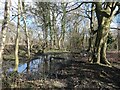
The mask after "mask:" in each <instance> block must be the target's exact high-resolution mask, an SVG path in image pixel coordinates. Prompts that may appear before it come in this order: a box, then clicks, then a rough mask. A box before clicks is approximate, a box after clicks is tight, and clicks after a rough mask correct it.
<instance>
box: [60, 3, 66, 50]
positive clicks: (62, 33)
mask: <svg viewBox="0 0 120 90" xmlns="http://www.w3.org/2000/svg"><path fill="white" fill-rule="evenodd" d="M62 10H63V16H62V20H61V36H60V39H59V42H60V43H59V44H60V48H61V49H62V48H64V39H65V31H66V30H65V24H66V20H65V18H66V6H65V3H62Z"/></svg>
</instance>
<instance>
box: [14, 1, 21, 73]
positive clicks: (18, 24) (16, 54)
mask: <svg viewBox="0 0 120 90" xmlns="http://www.w3.org/2000/svg"><path fill="white" fill-rule="evenodd" d="M19 33H20V0H18V22H17V34H16V39H15V68H14V71H18V65H19V56H18V50H19Z"/></svg>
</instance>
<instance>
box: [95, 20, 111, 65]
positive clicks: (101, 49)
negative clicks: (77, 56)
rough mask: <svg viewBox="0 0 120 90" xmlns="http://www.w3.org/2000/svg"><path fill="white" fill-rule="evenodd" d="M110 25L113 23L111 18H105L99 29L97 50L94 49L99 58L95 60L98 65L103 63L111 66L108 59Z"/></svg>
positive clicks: (96, 43)
mask: <svg viewBox="0 0 120 90" xmlns="http://www.w3.org/2000/svg"><path fill="white" fill-rule="evenodd" d="M110 23H111V20H110V18H103V21H102V23H101V25H99V27H98V32H97V37H96V42H95V48H94V50H95V52H94V53H95V54H96V56H97V57H96V58H94V61H93V62H96V63H98V64H100V63H103V64H108V65H110V63H109V62H108V60H107V58H106V48H107V36H108V32H109V29H110Z"/></svg>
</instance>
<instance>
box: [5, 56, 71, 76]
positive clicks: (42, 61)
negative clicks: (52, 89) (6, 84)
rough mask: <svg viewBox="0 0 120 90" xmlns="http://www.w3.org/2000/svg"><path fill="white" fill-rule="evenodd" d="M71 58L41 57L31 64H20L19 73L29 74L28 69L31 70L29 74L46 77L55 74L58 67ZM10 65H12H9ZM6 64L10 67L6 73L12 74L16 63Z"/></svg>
mask: <svg viewBox="0 0 120 90" xmlns="http://www.w3.org/2000/svg"><path fill="white" fill-rule="evenodd" d="M68 58H69V57H68V56H67V54H63V55H61V54H57V55H54V54H53V55H41V56H38V57H37V59H33V60H31V61H30V62H29V63H27V62H26V63H25V62H24V63H21V62H20V64H19V67H18V73H20V74H21V73H22V74H24V73H27V69H28V70H29V73H32V74H33V73H36V74H38V75H39V76H40V74H41V75H42V77H44V76H45V75H48V74H50V73H53V72H54V71H55V70H56V69H55V68H56V67H58V66H59V65H61V64H60V62H64V61H65V60H67V59H68ZM8 63H10V64H9V65H8ZM6 64H7V65H8V67H7V69H6V71H7V72H8V73H9V72H12V71H13V70H14V65H13V64H14V61H11V62H6Z"/></svg>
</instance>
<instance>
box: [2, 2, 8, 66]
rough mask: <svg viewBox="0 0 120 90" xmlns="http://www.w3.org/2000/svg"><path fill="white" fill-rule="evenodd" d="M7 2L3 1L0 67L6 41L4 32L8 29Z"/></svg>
mask: <svg viewBox="0 0 120 90" xmlns="http://www.w3.org/2000/svg"><path fill="white" fill-rule="evenodd" d="M9 5H10V2H9V0H6V1H5V9H4V20H3V23H2V29H1V38H0V65H1V64H2V59H3V58H2V54H3V50H4V46H5V41H6V32H7V29H8V22H9Z"/></svg>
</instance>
